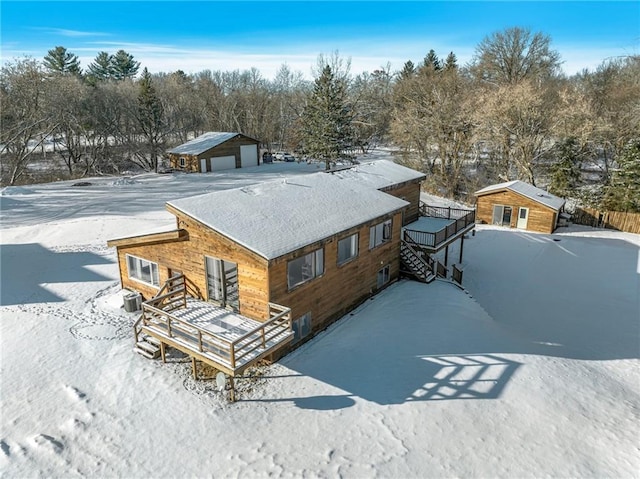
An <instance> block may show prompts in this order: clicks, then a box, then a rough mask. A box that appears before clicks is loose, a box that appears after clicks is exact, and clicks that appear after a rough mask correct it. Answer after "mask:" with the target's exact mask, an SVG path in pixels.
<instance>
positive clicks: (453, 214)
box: [404, 202, 476, 248]
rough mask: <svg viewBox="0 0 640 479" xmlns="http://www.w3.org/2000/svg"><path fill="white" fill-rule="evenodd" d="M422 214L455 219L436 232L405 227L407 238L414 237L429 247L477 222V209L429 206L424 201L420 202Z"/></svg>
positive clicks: (417, 241) (433, 246)
mask: <svg viewBox="0 0 640 479" xmlns="http://www.w3.org/2000/svg"><path fill="white" fill-rule="evenodd" d="M420 216H428V217H432V218H444V219H448V220H454V221H453V222H452V223H450V224H448V225H447V226H445V227H444V228H442V229H440V230H439V231H436V232H435V233H428V232H425V231H417V230H412V229H410V228H405V229H404V239H405V240H406V239H407V238H409V239H412V240H413V241H414V242H416V243H418V244H420V245H421V246H426V247H428V248H435V247H436V246H438V245H440V244H442V243H444V242H445V241H447V240H448V239H449V238H451V237H453V236H455V235H457V234H458V233H459V232H460V231H463V230H465V229H466V228H468V227H469V225H471V224H473V223H475V221H476V212H475V210H463V209H460V208H445V207H441V206H429V205H427V204H425V203H422V202H420Z"/></svg>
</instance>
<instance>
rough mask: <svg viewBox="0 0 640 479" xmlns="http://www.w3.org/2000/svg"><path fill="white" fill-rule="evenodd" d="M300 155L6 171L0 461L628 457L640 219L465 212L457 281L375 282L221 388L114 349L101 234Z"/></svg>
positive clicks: (151, 222)
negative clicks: (507, 221)
mask: <svg viewBox="0 0 640 479" xmlns="http://www.w3.org/2000/svg"><path fill="white" fill-rule="evenodd" d="M315 171H318V169H317V166H316V165H306V164H297V163H287V164H284V163H283V164H274V165H264V166H261V167H258V168H256V169H248V170H238V171H233V172H225V173H224V174H215V175H213V174H209V175H141V176H138V177H132V178H130V179H127V180H114V179H107V178H102V179H91V180H89V181H90V182H91V183H92V185H91V186H86V187H72V186H71V184H72V182H63V183H57V184H50V185H36V186H29V187H21V188H9V189H6V190H4V191H3V193H2V196H0V201H1V207H2V219H1V222H0V226H1V228H2V229H0V233H1V243H2V247H1V249H0V253H1V254H0V261H1V263H0V265H1V269H0V273H1V277H0V279H1V300H0V303H1V306H0V312H1V314H2V316H1V321H0V338H1V339H0V341H1V351H2V352H1V392H0V394H1V403H0V409H1V412H2V430H1V433H0V471H2V475H3V476H6V477H43V476H44V477H80V476H89V477H98V476H100V477H105V476H119V477H140V478H142V477H145V478H146V477H193V476H197V477H205V476H206V477H210V476H214V477H238V476H242V477H265V476H285V477H358V478H360V477H390V478H399V477H454V476H455V477H544V476H553V477H637V476H638V471H639V470H640V453H639V447H640V439H639V437H640V426H639V424H640V369H639V364H640V363H639V360H638V359H639V357H640V351H639V349H640V346H639V340H640V274H639V268H640V264H639V248H640V236H638V235H632V234H622V233H616V232H610V231H601V230H593V229H589V228H578V227H571V228H565V229H561V230H559V231H558V233H556V234H554V235H552V236H551V235H541V234H533V233H522V232H517V231H510V230H505V229H498V228H493V227H484V226H480V227H478V232H477V233H476V235H475V236H473V237H470V238H469V240H468V241H466V242H465V254H464V256H465V260H464V263H463V267H464V285H465V287H466V289H467V291H466V292H465V291H462V290H460V289H458V288H457V287H455V286H453V285H451V284H449V283H446V282H441V281H436V282H434V283H432V284H429V285H425V284H421V283H416V282H410V281H400V282H398V283H396V284H393V285H392V286H390V287H389V288H388V289H387V290H385V291H384V292H383V293H381V294H379V295H377V296H375V297H374V298H373V299H372V300H370V301H367V302H366V303H365V304H363V305H362V306H361V307H360V308H358V309H357V310H356V311H355V312H354V313H352V314H350V315H348V316H346V317H345V318H343V319H342V320H341V321H339V322H338V323H336V324H334V325H333V326H332V327H330V328H329V329H328V330H327V331H325V332H324V333H322V334H320V335H319V336H317V337H316V338H314V339H313V340H312V341H310V342H309V343H307V344H305V345H304V346H302V347H301V348H299V349H298V350H296V351H294V352H293V353H291V354H289V355H288V356H287V357H285V358H284V359H283V360H281V361H280V363H278V364H276V365H274V366H272V367H269V368H266V369H264V370H262V371H259V372H258V371H254V372H253V374H255V377H253V379H240V380H238V381H237V383H238V386H239V388H240V393H239V398H240V401H239V402H237V403H234V404H229V403H227V402H226V401H225V400H224V398H223V397H222V395H221V394H220V393H218V392H217V391H216V388H215V381H211V380H205V381H198V382H196V381H194V380H193V379H192V378H191V376H190V363H189V362H188V361H184V360H181V359H180V357H179V356H177V355H175V356H174V357H173V358H172V359H171V360H170V362H169V363H168V364H165V365H163V364H162V363H161V362H160V361H158V360H156V361H152V360H148V359H145V358H143V357H141V356H139V355H137V354H135V353H133V352H132V347H133V339H132V330H131V325H132V323H133V321H134V320H135V318H136V316H135V315H134V314H128V313H125V312H124V310H123V309H122V308H121V305H122V297H121V292H120V289H119V282H118V270H117V263H116V257H115V251H113V250H111V249H108V248H107V247H106V244H105V243H106V240H107V239H111V238H116V237H119V236H127V235H131V234H135V233H138V232H148V231H149V230H150V229H154V228H157V229H160V228H164V227H166V226H167V225H170V224H171V222H172V219H173V216H172V215H170V214H168V213H166V212H165V211H164V210H163V205H164V202H165V201H168V200H171V199H175V198H180V197H183V196H187V195H192V194H199V193H204V192H207V191H213V190H215V189H220V188H230V187H235V186H244V185H247V184H250V183H253V182H255V181H257V180H262V179H273V178H277V177H278V176H281V175H285V174H287V175H289V174H305V173H309V172H315ZM274 211H276V212H277V205H274ZM556 240H559V241H556ZM450 255H451V256H450V257H452V258H457V254H456V253H455V252H452V253H450Z"/></svg>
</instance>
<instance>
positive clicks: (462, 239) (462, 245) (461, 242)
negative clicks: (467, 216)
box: [458, 235, 464, 264]
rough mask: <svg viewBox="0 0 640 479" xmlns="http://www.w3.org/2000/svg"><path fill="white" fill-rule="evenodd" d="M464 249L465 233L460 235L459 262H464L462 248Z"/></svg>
mask: <svg viewBox="0 0 640 479" xmlns="http://www.w3.org/2000/svg"><path fill="white" fill-rule="evenodd" d="M463 249H464V235H462V236H461V237H460V261H458V263H460V264H462V250H463Z"/></svg>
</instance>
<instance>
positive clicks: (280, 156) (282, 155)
mask: <svg viewBox="0 0 640 479" xmlns="http://www.w3.org/2000/svg"><path fill="white" fill-rule="evenodd" d="M273 158H274V159H276V160H279V161H296V157H295V156H293V155H292V154H291V153H287V152H286V151H277V152H276V153H275V154H274V155H273Z"/></svg>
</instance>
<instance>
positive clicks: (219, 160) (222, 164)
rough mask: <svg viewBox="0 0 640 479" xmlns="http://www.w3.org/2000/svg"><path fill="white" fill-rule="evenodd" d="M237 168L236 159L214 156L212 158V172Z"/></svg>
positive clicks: (233, 157)
mask: <svg viewBox="0 0 640 479" xmlns="http://www.w3.org/2000/svg"><path fill="white" fill-rule="evenodd" d="M235 167H236V157H235V156H233V155H231V156H214V157H213V158H211V171H222V170H232V169H233V168H235Z"/></svg>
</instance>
